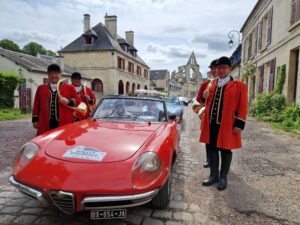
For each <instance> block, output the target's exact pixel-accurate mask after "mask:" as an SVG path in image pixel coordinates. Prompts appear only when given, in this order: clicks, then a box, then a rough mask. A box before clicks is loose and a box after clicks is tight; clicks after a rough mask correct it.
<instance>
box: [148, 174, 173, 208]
mask: <svg viewBox="0 0 300 225" xmlns="http://www.w3.org/2000/svg"><path fill="white" fill-rule="evenodd" d="M171 177H172V171H170V174H169V177H168V180H167V181H166V183H165V184H164V186H163V187H162V188H161V189H160V190H159V192H158V194H157V195H156V196H155V197H154V198H153V199H152V207H153V208H155V209H165V208H167V207H168V205H169V201H170V196H171V179H172V178H171Z"/></svg>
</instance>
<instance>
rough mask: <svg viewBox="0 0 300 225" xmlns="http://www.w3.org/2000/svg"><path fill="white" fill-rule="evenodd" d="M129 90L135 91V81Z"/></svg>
mask: <svg viewBox="0 0 300 225" xmlns="http://www.w3.org/2000/svg"><path fill="white" fill-rule="evenodd" d="M131 92H132V93H134V92H135V83H132V89H131Z"/></svg>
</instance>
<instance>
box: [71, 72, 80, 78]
mask: <svg viewBox="0 0 300 225" xmlns="http://www.w3.org/2000/svg"><path fill="white" fill-rule="evenodd" d="M76 78H79V79H81V78H82V76H81V74H80V73H78V72H74V73H72V75H71V79H76Z"/></svg>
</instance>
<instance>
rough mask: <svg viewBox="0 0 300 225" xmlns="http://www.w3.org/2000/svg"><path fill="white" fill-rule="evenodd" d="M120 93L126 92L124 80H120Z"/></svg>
mask: <svg viewBox="0 0 300 225" xmlns="http://www.w3.org/2000/svg"><path fill="white" fill-rule="evenodd" d="M118 93H119V95H123V94H124V83H123V81H122V80H120V81H119V88H118Z"/></svg>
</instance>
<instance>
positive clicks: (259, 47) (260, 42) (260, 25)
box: [257, 22, 262, 51]
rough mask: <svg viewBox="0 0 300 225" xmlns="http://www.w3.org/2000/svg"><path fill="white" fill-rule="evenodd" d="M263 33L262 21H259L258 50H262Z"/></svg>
mask: <svg viewBox="0 0 300 225" xmlns="http://www.w3.org/2000/svg"><path fill="white" fill-rule="evenodd" d="M261 33H262V22H259V23H258V40H257V41H258V48H257V50H258V51H260V50H261V47H262V46H261V44H262V35H261Z"/></svg>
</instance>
